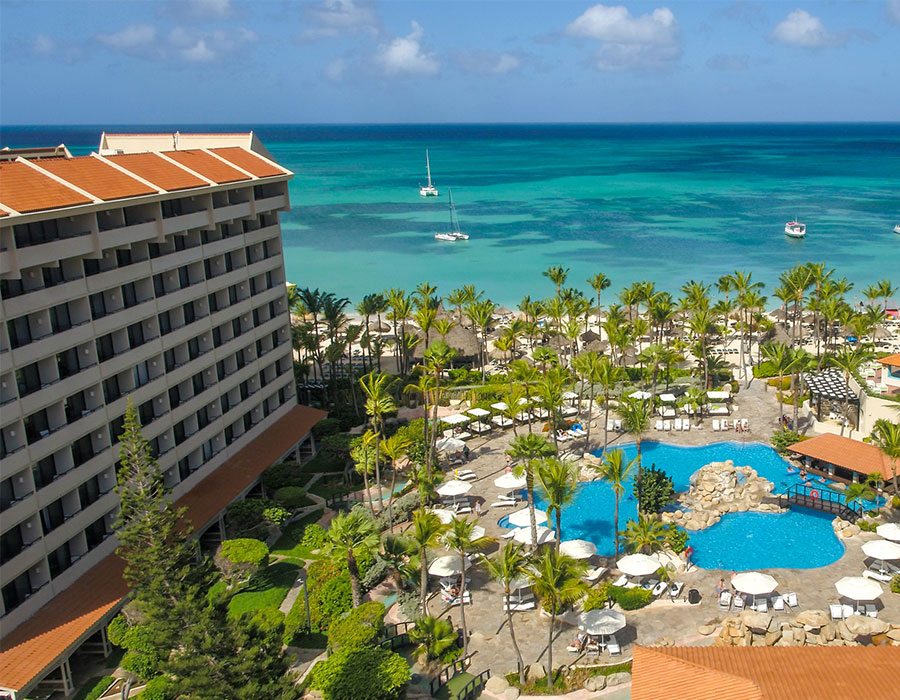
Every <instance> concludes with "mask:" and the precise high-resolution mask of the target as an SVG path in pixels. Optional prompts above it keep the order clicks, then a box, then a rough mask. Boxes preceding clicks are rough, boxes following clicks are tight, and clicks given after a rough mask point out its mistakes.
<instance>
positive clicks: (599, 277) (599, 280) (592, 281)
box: [587, 272, 612, 323]
mask: <svg viewBox="0 0 900 700" xmlns="http://www.w3.org/2000/svg"><path fill="white" fill-rule="evenodd" d="M587 283H588V284H589V285H591V289H593V290H594V293H595V294H596V295H597V323H600V306H601V305H602V302H601V301H600V294H601V293H602V292H603V290H605V289H609V286H610V285H611V284H612V281H611V280H610V279H609V277H607V276H606V275H604V274H603V273H602V272H598V273H597V274H596V275H594V276H593V277H589V278H588V279H587Z"/></svg>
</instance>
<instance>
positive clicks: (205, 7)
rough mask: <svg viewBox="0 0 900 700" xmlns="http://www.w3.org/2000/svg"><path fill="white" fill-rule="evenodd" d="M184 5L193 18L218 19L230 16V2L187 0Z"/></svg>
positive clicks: (220, 0) (228, 0) (221, 0)
mask: <svg viewBox="0 0 900 700" xmlns="http://www.w3.org/2000/svg"><path fill="white" fill-rule="evenodd" d="M186 5H187V9H188V11H189V12H190V13H191V14H192V15H194V16H195V17H210V18H214V19H218V18H222V17H228V15H230V14H231V0H188V2H187V3H186Z"/></svg>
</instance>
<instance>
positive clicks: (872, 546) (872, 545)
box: [862, 540, 900, 570]
mask: <svg viewBox="0 0 900 700" xmlns="http://www.w3.org/2000/svg"><path fill="white" fill-rule="evenodd" d="M862 551H863V554H865V555H866V556H867V557H872V558H873V559H877V560H878V561H880V562H881V569H882V570H884V568H885V566H884V562H885V561H892V560H894V559H900V544H897V543H896V542H888V541H887V540H875V541H873V542H866V543H865V544H864V545H863V546H862Z"/></svg>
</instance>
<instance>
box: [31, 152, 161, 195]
mask: <svg viewBox="0 0 900 700" xmlns="http://www.w3.org/2000/svg"><path fill="white" fill-rule="evenodd" d="M36 165H37V166H38V167H39V168H41V169H43V170H47V171H48V172H51V173H53V174H54V175H56V176H57V177H61V178H62V179H63V180H65V181H66V182H71V183H72V184H73V185H75V186H76V187H80V188H81V189H83V190H84V191H85V192H90V193H91V194H92V195H94V196H96V197H99V198H100V199H121V198H122V197H137V196H139V195H145V194H156V190H154V189H151V188H150V187H147V185H145V184H144V183H142V182H140V181H139V180H135V179H134V178H133V177H130V176H128V175H126V174H125V173H123V172H122V171H120V170H116V169H115V168H114V167H112V166H111V165H110V164H109V163H107V162H105V161H102V160H100V159H99V158H90V157H81V158H53V159H48V160H41V161H39V162H38V163H37V164H36Z"/></svg>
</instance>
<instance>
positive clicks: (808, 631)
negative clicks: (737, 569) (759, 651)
mask: <svg viewBox="0 0 900 700" xmlns="http://www.w3.org/2000/svg"><path fill="white" fill-rule="evenodd" d="M716 629H718V630H719V634H718V635H717V636H716V638H715V640H714V644H715V645H718V646H733V647H749V646H753V647H764V646H765V647H771V646H776V647H786V646H830V647H835V646H836V647H840V646H845V647H846V646H859V645H867V644H878V645H880V644H887V645H891V646H900V625H893V624H891V623H889V622H885V621H884V620H879V619H877V618H874V617H867V616H865V615H852V616H851V617H849V618H847V619H846V620H839V621H837V622H834V621H832V620H831V618H830V617H829V616H828V614H827V613H826V612H825V611H824V610H804V611H803V612H801V613H799V614H798V615H797V616H796V617H793V618H786V617H776V616H773V615H771V614H769V613H760V612H755V611H753V610H744V611H743V612H741V613H740V614H739V615H735V616H731V617H726V618H725V619H724V620H722V621H721V622H719V621H718V620H711V621H710V622H708V623H707V624H706V625H703V626H701V627H700V628H699V630H698V631H699V632H700V633H701V634H706V635H709V634H713V632H715V630H716Z"/></svg>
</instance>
